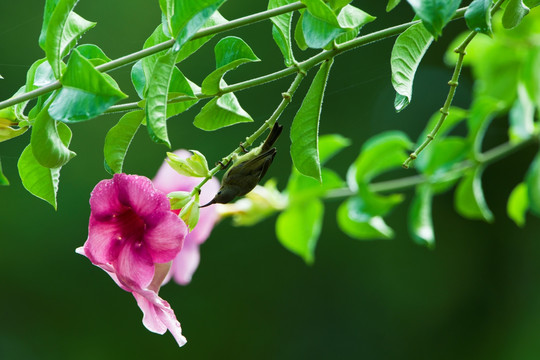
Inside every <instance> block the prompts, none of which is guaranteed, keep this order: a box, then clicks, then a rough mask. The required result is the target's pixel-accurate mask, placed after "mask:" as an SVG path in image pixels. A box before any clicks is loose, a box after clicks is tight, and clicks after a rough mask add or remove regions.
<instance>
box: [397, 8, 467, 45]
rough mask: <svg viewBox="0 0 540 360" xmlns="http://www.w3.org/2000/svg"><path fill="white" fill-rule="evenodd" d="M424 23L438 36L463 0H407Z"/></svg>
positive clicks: (432, 33)
mask: <svg viewBox="0 0 540 360" xmlns="http://www.w3.org/2000/svg"><path fill="white" fill-rule="evenodd" d="M407 2H408V3H409V4H410V5H411V6H412V8H413V10H414V12H415V13H416V15H417V16H418V17H419V18H420V19H422V24H424V26H425V27H426V29H427V30H428V31H429V32H430V33H431V35H433V37H435V38H437V37H438V36H439V35H441V34H442V29H443V28H444V27H445V26H446V24H447V23H448V22H449V21H450V20H451V19H452V16H454V14H455V12H456V10H457V9H458V7H459V4H460V3H461V0H407Z"/></svg>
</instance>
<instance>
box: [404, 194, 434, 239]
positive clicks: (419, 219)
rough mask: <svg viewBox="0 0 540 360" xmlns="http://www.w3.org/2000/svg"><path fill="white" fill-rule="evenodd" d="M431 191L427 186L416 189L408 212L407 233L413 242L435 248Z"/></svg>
mask: <svg viewBox="0 0 540 360" xmlns="http://www.w3.org/2000/svg"><path fill="white" fill-rule="evenodd" d="M432 202H433V191H432V188H431V186H429V185H428V184H424V185H420V186H418V187H416V194H415V196H414V198H413V200H412V203H411V208H410V210H409V232H410V233H411V236H412V238H413V240H414V241H415V242H416V243H417V244H419V245H424V246H427V247H430V248H433V247H434V246H435V233H434V231H433V220H432V215H431V203H432Z"/></svg>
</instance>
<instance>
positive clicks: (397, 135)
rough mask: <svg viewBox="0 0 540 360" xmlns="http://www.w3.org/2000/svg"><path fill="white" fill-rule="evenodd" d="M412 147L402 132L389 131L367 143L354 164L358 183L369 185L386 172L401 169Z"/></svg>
mask: <svg viewBox="0 0 540 360" xmlns="http://www.w3.org/2000/svg"><path fill="white" fill-rule="evenodd" d="M411 146H412V144H411V142H410V140H409V139H408V138H407V135H405V134H404V133H402V132H400V131H387V132H384V133H381V134H378V135H376V136H374V137H372V138H371V139H369V140H368V141H366V142H365V143H364V145H363V146H362V150H361V152H360V155H359V156H358V158H357V159H356V161H355V163H354V164H355V169H356V172H355V178H356V181H357V183H358V184H367V183H368V182H369V181H370V180H371V179H372V178H374V177H375V176H377V175H379V174H381V173H383V172H385V171H388V170H390V169H393V168H401V164H402V163H403V159H405V158H406V157H407V150H408V149H410V148H411Z"/></svg>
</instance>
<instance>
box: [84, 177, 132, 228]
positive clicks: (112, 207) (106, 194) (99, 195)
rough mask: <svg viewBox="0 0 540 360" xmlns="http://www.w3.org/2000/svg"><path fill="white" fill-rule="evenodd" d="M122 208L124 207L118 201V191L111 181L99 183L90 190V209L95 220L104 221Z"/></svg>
mask: <svg viewBox="0 0 540 360" xmlns="http://www.w3.org/2000/svg"><path fill="white" fill-rule="evenodd" d="M123 208H124V205H122V204H121V203H120V201H119V200H118V189H117V187H116V184H115V181H114V180H113V179H110V180H102V181H100V182H99V183H98V184H97V185H96V186H95V187H94V190H92V193H91V194H90V209H91V211H92V215H94V216H95V217H96V218H98V219H102V218H104V219H105V220H106V219H108V218H109V217H110V216H112V215H113V214H115V213H118V212H120V211H121V210H122V209H123Z"/></svg>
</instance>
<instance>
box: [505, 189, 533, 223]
mask: <svg viewBox="0 0 540 360" xmlns="http://www.w3.org/2000/svg"><path fill="white" fill-rule="evenodd" d="M527 193H528V191H527V184H525V183H523V182H522V183H519V184H518V185H517V186H516V187H515V188H514V190H512V192H511V193H510V197H509V198H508V204H507V205H506V212H507V213H508V217H509V218H510V219H512V220H513V221H514V222H515V223H516V225H517V226H519V227H523V226H524V225H525V214H526V213H527V209H528V208H529V197H528V194H527Z"/></svg>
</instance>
